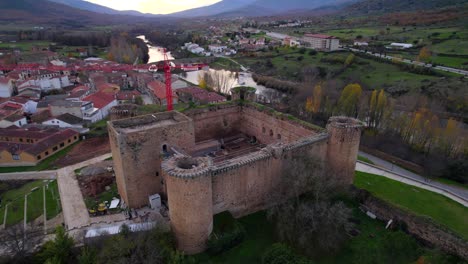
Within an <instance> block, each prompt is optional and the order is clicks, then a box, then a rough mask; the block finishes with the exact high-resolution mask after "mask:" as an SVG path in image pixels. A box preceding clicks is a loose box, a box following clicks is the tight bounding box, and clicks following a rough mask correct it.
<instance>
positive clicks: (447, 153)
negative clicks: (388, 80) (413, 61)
mask: <svg viewBox="0 0 468 264" xmlns="http://www.w3.org/2000/svg"><path fill="white" fill-rule="evenodd" d="M326 88H328V89H331V88H333V84H328V83H318V84H316V85H315V86H314V88H313V89H312V91H311V93H312V94H311V95H309V96H307V99H306V101H305V103H304V104H302V107H301V108H300V109H299V113H300V114H301V113H302V115H303V116H304V117H305V118H308V119H311V120H314V121H317V119H319V121H322V124H323V123H325V122H326V120H327V119H328V118H329V117H330V116H333V115H346V116H351V117H355V118H359V119H360V120H363V121H365V123H366V125H367V132H366V137H364V138H363V139H364V140H363V143H364V144H366V142H367V140H368V139H369V138H370V137H371V136H372V135H373V136H377V135H385V137H387V138H394V139H395V140H393V142H394V143H393V144H395V142H398V141H399V142H400V144H403V145H407V146H408V147H409V148H406V147H403V146H402V150H403V149H406V150H405V151H400V152H399V151H398V148H397V147H396V146H395V145H394V147H393V148H391V147H390V146H388V147H389V148H390V149H384V148H386V146H385V144H377V145H375V146H374V144H373V143H372V144H373V145H372V146H373V147H377V148H379V149H380V150H381V151H384V152H388V153H392V155H397V156H399V155H401V154H403V153H406V154H403V155H404V156H401V158H402V159H406V160H410V161H413V162H416V163H417V164H420V165H421V166H423V167H427V168H429V167H431V166H427V162H426V160H431V162H430V163H432V164H435V162H434V160H436V161H437V163H438V165H437V167H438V168H437V173H436V170H435V169H434V168H435V167H432V168H433V169H432V170H431V172H429V171H428V172H427V174H428V175H434V176H436V175H438V176H446V175H448V174H450V173H449V172H447V170H450V171H457V170H458V169H456V168H455V167H453V166H452V167H450V166H451V165H450V164H451V163H453V162H452V161H457V160H463V159H464V157H466V156H467V155H468V136H467V133H466V130H465V129H464V128H463V127H462V123H461V122H460V121H459V120H457V119H456V118H453V117H447V113H444V112H442V114H443V116H442V118H441V117H439V114H437V113H436V112H434V111H435V110H431V109H437V106H433V105H431V104H430V101H429V100H419V101H420V102H410V103H411V104H414V106H412V107H410V108H409V109H405V108H404V107H402V104H404V103H405V102H404V101H405V100H399V102H398V104H397V102H396V100H394V99H393V98H390V97H389V96H388V94H386V92H385V91H384V90H383V89H381V90H373V91H371V92H366V91H363V89H362V87H361V86H360V85H359V84H357V83H353V84H349V85H347V86H345V87H344V89H343V90H341V92H340V93H338V94H336V93H333V92H330V91H329V90H328V89H326ZM331 90H333V89H331ZM309 94H310V92H309ZM422 98H425V97H422ZM417 99H418V98H414V97H408V100H412V101H415V100H417ZM411 108H412V109H413V110H411ZM379 138H380V136H379ZM369 142H374V140H371V141H369ZM374 143H375V142H374ZM394 150H395V151H394ZM409 150H410V151H411V152H413V154H410V153H409V152H408V151H409ZM418 153H420V154H421V155H422V157H418V158H415V157H417V156H419V154H418ZM413 156H414V159H413ZM436 156H437V157H436ZM465 163H466V162H465ZM457 164H458V165H460V163H457ZM461 164H462V167H463V166H465V165H466V164H465V165H463V164H464V163H463V162H462V163H461ZM458 165H457V166H458ZM444 171H445V172H444ZM463 175H465V176H463V177H461V178H467V179H466V180H467V181H468V176H467V175H466V173H465V174H463ZM453 178H456V177H453ZM458 179H459V178H457V180H458ZM461 181H463V180H461Z"/></svg>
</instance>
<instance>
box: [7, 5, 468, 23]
mask: <svg viewBox="0 0 468 264" xmlns="http://www.w3.org/2000/svg"><path fill="white" fill-rule="evenodd" d="M466 3H468V0H326V1H323V0H289V1H279V0H222V1H220V2H218V3H215V4H213V5H209V6H205V7H200V8H195V9H190V10H186V11H182V12H177V13H173V14H169V15H154V14H144V13H141V12H137V11H131V10H130V11H117V10H114V9H111V8H108V7H105V6H101V5H97V4H93V3H90V2H87V1H84V0H0V10H1V12H0V21H1V22H6V23H21V22H22V23H55V24H62V25H64V24H65V25H68V26H74V25H76V26H80V25H85V24H101V25H102V24H111V23H120V24H121V23H135V22H148V21H156V20H155V19H158V20H160V19H164V21H166V22H168V21H169V20H168V19H175V18H193V17H260V16H276V15H281V14H289V15H290V14H295V13H297V14H299V13H301V12H302V13H304V12H313V13H317V14H319V13H320V12H321V11H320V10H328V11H329V12H333V13H337V12H338V13H340V14H342V15H370V14H382V13H392V12H406V11H415V10H424V9H425V10H431V9H437V8H441V7H444V6H454V5H460V4H461V5H463V4H466ZM461 5H460V6H461ZM463 7H465V8H466V5H464V6H463Z"/></svg>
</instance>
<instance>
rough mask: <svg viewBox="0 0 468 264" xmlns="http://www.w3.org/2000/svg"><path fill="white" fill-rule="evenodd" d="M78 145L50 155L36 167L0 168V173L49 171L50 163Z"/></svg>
mask: <svg viewBox="0 0 468 264" xmlns="http://www.w3.org/2000/svg"><path fill="white" fill-rule="evenodd" d="M76 144H78V142H76V143H74V144H72V145H70V146H68V147H66V148H64V149H62V150H60V151H59V152H57V153H55V154H53V155H51V156H50V157H48V158H47V159H44V160H43V161H41V162H40V163H39V164H38V165H36V166H26V167H24V166H23V167H1V168H0V173H9V172H25V171H43V170H51V169H54V168H53V166H52V163H53V162H54V161H56V160H57V159H59V158H61V157H63V156H65V155H67V153H68V152H70V151H71V150H72V149H73V147H74V146H75V145H76Z"/></svg>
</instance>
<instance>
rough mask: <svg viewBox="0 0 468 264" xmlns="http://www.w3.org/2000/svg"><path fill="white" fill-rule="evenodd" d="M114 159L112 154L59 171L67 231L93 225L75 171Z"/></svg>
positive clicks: (59, 185)
mask: <svg viewBox="0 0 468 264" xmlns="http://www.w3.org/2000/svg"><path fill="white" fill-rule="evenodd" d="M110 157H112V154H111V153H108V154H105V155H102V156H99V157H96V158H93V159H90V160H87V161H84V162H81V163H78V164H75V165H71V166H68V167H65V168H62V169H59V170H57V174H58V177H57V182H58V187H59V192H60V198H61V202H62V211H63V219H64V221H65V224H66V227H67V230H73V229H77V228H81V227H85V226H89V225H90V224H91V219H90V217H89V214H88V209H87V208H86V205H85V203H84V199H83V194H81V190H80V186H79V184H78V180H77V179H76V175H75V172H74V171H75V170H76V169H79V168H83V167H86V166H88V165H91V164H94V163H97V162H100V161H103V160H105V159H107V158H110Z"/></svg>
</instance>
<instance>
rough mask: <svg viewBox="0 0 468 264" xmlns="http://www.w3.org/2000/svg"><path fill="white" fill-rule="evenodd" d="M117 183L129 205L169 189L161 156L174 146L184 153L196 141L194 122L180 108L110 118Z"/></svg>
mask: <svg viewBox="0 0 468 264" xmlns="http://www.w3.org/2000/svg"><path fill="white" fill-rule="evenodd" d="M108 129H109V139H110V144H111V150H112V157H113V159H114V164H115V167H114V170H115V175H116V181H117V187H118V190H119V193H120V195H121V196H122V199H123V200H124V201H125V203H126V204H127V205H128V206H129V207H130V208H141V207H143V206H145V205H147V204H148V197H149V196H150V195H153V194H155V193H166V192H165V189H164V186H163V178H162V174H161V160H162V158H163V156H164V155H165V153H168V152H171V151H172V150H173V149H174V148H177V151H180V152H182V153H184V152H188V150H190V149H191V148H193V146H194V145H195V134H194V128H193V122H192V120H191V119H190V118H188V117H187V116H185V115H183V114H181V113H179V112H175V111H173V112H164V113H158V114H149V115H144V116H139V117H134V118H130V119H121V120H115V121H109V122H108Z"/></svg>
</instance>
